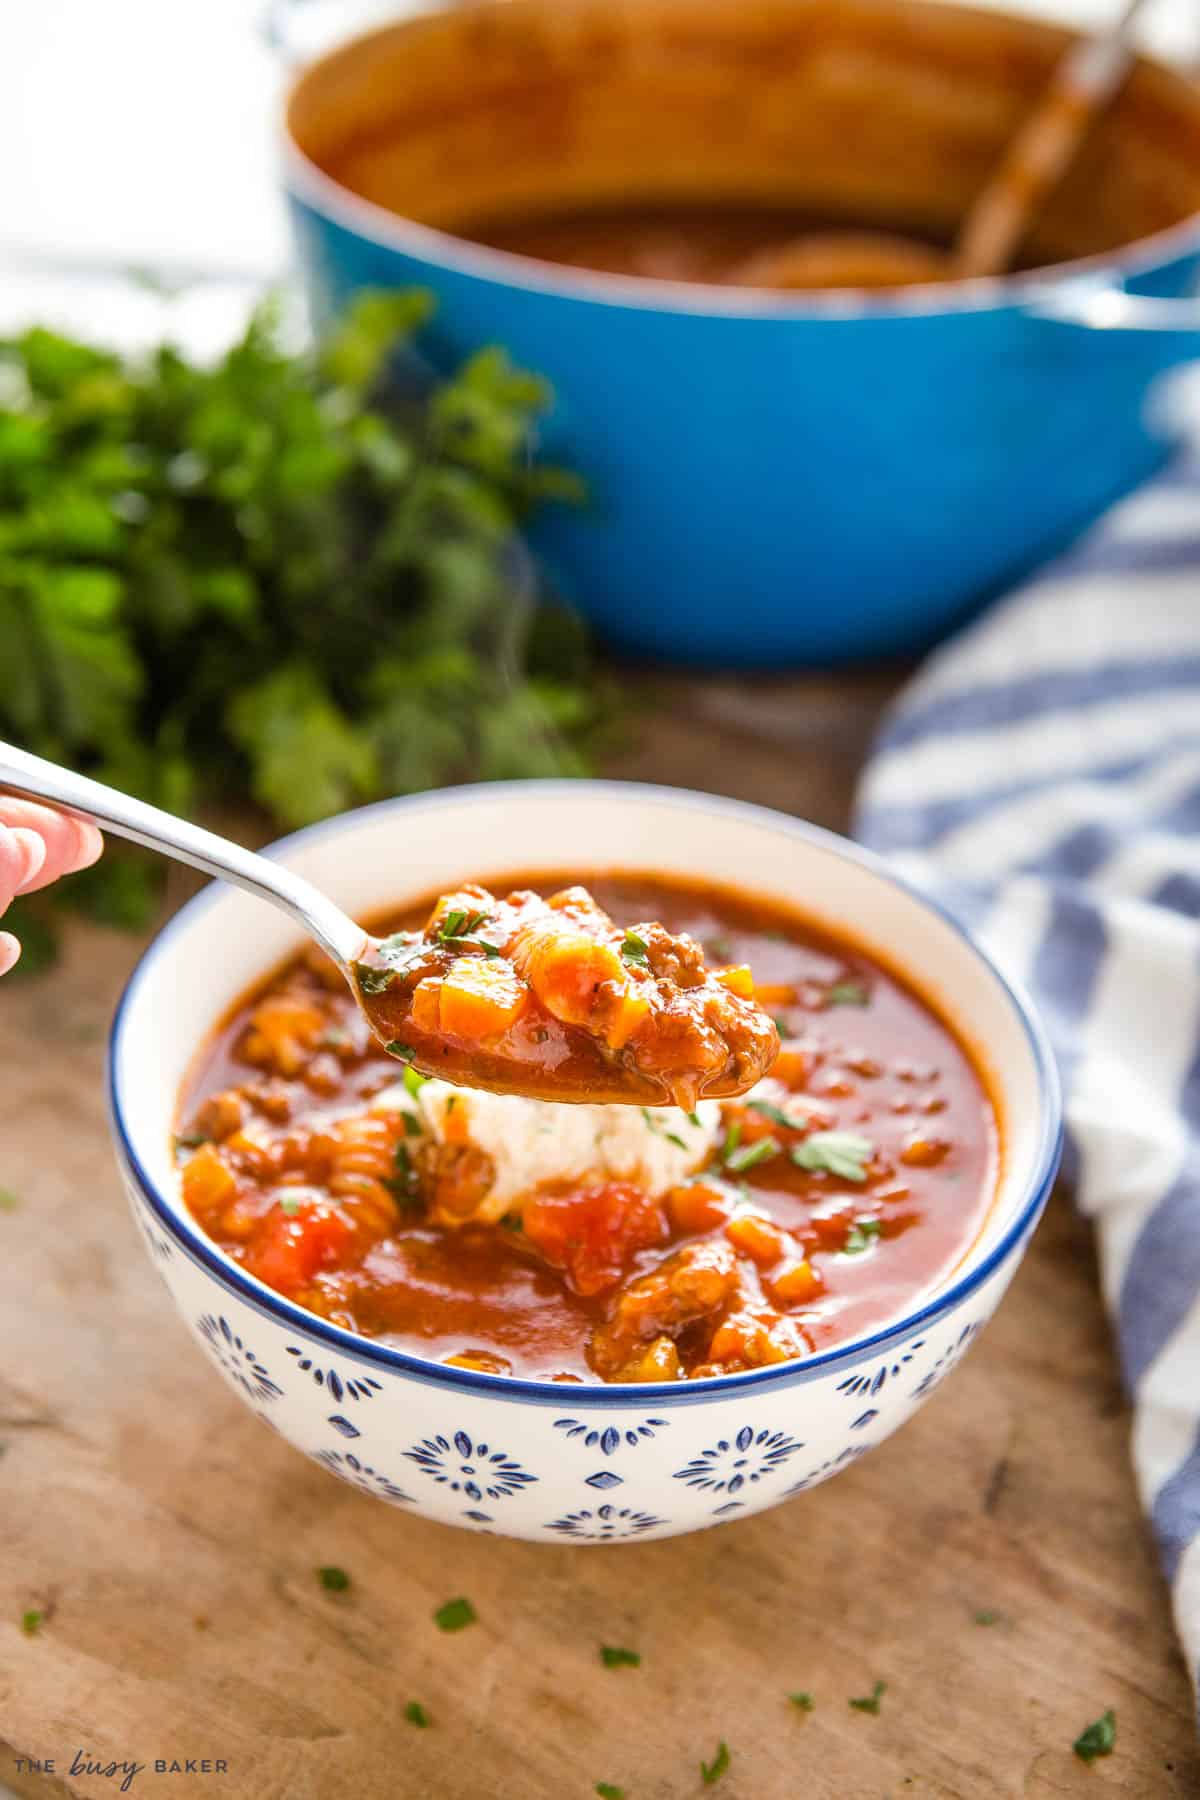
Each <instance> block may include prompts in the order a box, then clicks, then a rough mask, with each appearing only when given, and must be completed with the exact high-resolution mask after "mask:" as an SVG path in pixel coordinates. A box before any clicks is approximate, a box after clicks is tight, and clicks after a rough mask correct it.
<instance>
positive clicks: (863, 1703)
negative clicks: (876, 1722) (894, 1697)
mask: <svg viewBox="0 0 1200 1800" xmlns="http://www.w3.org/2000/svg"><path fill="white" fill-rule="evenodd" d="M886 1693H887V1682H886V1681H877V1682H876V1683H875V1686H874V1687H873V1688H872V1689H871V1692H870V1693H869V1694H860V1695H859V1697H858V1699H857V1700H851V1701H849V1702H848V1704H849V1705H850V1706H852V1707H853V1708H854V1710H855V1712H865V1713H877V1712H878V1711H879V1702H880V1701H881V1700H882V1699H883V1696H884V1695H885V1694H886Z"/></svg>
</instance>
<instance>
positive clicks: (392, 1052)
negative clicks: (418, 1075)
mask: <svg viewBox="0 0 1200 1800" xmlns="http://www.w3.org/2000/svg"><path fill="white" fill-rule="evenodd" d="M383 1047H384V1049H385V1050H386V1051H387V1053H388V1055H389V1056H395V1057H397V1058H398V1059H399V1061H400V1062H406V1063H407V1062H411V1061H412V1059H413V1057H414V1056H415V1055H416V1054H417V1053H416V1051H415V1050H414V1049H413V1047H412V1045H411V1044H405V1043H402V1042H401V1040H400V1039H399V1038H393V1039H392V1041H391V1043H390V1044H385V1045H384V1046H383Z"/></svg>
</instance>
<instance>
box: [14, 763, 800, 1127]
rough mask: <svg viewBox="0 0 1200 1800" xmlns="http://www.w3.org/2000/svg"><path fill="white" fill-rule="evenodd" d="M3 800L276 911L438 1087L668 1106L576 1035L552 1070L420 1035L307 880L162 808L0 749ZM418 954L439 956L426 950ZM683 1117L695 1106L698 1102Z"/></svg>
mask: <svg viewBox="0 0 1200 1800" xmlns="http://www.w3.org/2000/svg"><path fill="white" fill-rule="evenodd" d="M5 791H7V792H9V793H13V794H19V795H22V796H23V797H25V798H26V799H30V800H45V801H48V802H49V803H50V804H51V805H52V806H56V807H58V808H59V809H60V810H61V811H64V812H68V813H74V814H75V815H77V816H78V817H80V818H83V819H90V820H92V821H93V822H94V823H95V824H97V825H99V826H101V827H102V829H103V830H105V831H110V832H114V833H115V834H116V835H117V836H118V837H123V838H128V839H129V840H130V841H131V842H132V843H135V844H140V845H142V847H143V848H144V849H147V850H157V851H159V852H161V854H162V855H164V856H171V857H174V858H175V860H176V861H177V862H184V863H188V864H189V865H190V866H191V867H192V868H193V869H200V870H201V871H202V872H203V873H204V874H205V875H215V876H216V877H217V879H218V880H220V881H231V882H233V883H234V884H235V885H236V886H237V887H241V888H245V890H246V892H247V893H249V894H253V895H254V896H255V897H256V898H257V899H259V900H269V901H270V902H271V904H272V905H273V906H278V907H279V908H281V910H282V911H283V912H285V913H287V914H288V916H289V918H291V919H294V920H295V922H296V924H298V925H299V926H300V927H301V928H302V929H303V930H304V931H305V932H307V933H308V935H309V937H311V938H313V939H315V940H316V942H317V943H318V944H319V945H320V946H321V948H322V950H324V951H325V952H326V954H327V955H329V956H330V957H332V959H333V961H334V962H335V963H336V964H337V966H338V968H339V969H340V970H341V972H342V974H343V975H344V976H345V979H346V982H347V985H348V986H349V988H350V992H351V993H352V994H353V996H354V999H355V1001H356V1002H357V1004H358V1006H359V1008H360V1009H361V1011H362V1013H363V1015H364V1016H365V1018H366V1020H367V1023H368V1024H369V1025H370V1027H371V1030H372V1032H373V1034H374V1036H375V1037H376V1038H377V1039H378V1040H379V1042H380V1043H381V1044H382V1045H383V1046H384V1048H385V1049H386V1050H388V1051H389V1053H390V1054H391V1055H393V1056H396V1057H398V1058H399V1060H401V1061H402V1062H405V1063H408V1064H411V1066H412V1067H413V1068H415V1069H416V1070H417V1071H418V1072H419V1073H421V1074H424V1075H437V1076H440V1077H442V1078H443V1079H445V1080H448V1081H452V1082H455V1083H456V1084H457V1085H459V1086H462V1087H478V1088H488V1089H490V1090H491V1091H493V1092H495V1093H502V1094H522V1095H526V1096H529V1097H530V1098H534V1099H542V1100H557V1101H565V1102H572V1101H573V1102H580V1101H588V1102H606V1103H609V1104H614V1105H641V1106H661V1105H664V1104H667V1103H669V1101H670V1100H671V1097H672V1089H671V1083H670V1082H668V1081H667V1078H666V1076H665V1074H664V1075H663V1076H662V1077H652V1076H650V1075H647V1074H644V1073H642V1071H640V1070H639V1069H638V1068H636V1067H634V1066H633V1065H632V1063H631V1062H621V1061H615V1060H613V1059H612V1058H611V1057H610V1056H606V1055H605V1053H604V1051H603V1048H602V1047H601V1046H600V1045H598V1044H597V1043H596V1042H595V1041H594V1040H593V1039H592V1038H590V1037H589V1036H588V1035H587V1034H586V1033H583V1032H577V1033H567V1034H565V1035H563V1037H562V1041H561V1043H558V1044H556V1045H555V1046H553V1048H554V1049H555V1050H556V1051H557V1052H558V1054H557V1055H556V1056H555V1057H553V1058H548V1057H547V1056H546V1055H545V1054H544V1053H543V1052H542V1051H541V1049H540V1047H539V1046H540V1043H541V1039H542V1038H544V1037H545V1036H546V1035H547V1034H546V1033H545V1032H543V1033H541V1035H540V1037H539V1036H537V1035H532V1034H529V1033H526V1034H525V1035H524V1037H522V1035H521V1034H520V1033H519V1032H514V1033H510V1034H508V1035H507V1036H505V1037H504V1038H503V1039H501V1040H500V1042H499V1043H496V1044H488V1043H486V1042H485V1043H483V1044H477V1043H468V1042H463V1041H462V1040H459V1039H455V1038H453V1037H446V1036H443V1035H441V1034H440V1033H438V1032H434V1031H431V1030H429V1029H426V1028H424V1027H422V1028H419V1029H418V1028H416V1027H415V1025H414V1021H413V1020H412V1017H411V1005H412V996H411V992H408V991H406V988H405V984H404V983H403V982H395V981H388V982H386V983H384V982H381V983H379V984H378V985H377V983H376V981H375V980H373V979H372V976H374V975H376V974H377V973H378V972H383V973H384V974H385V975H386V972H387V971H388V969H389V968H391V967H392V966H393V965H392V963H391V960H390V958H389V957H388V956H387V954H386V953H385V954H383V955H381V954H380V952H381V949H382V948H383V942H384V941H383V940H381V939H379V938H375V937H372V936H371V934H370V933H369V932H367V931H364V929H363V927H362V926H361V925H356V924H355V922H354V920H353V919H351V918H350V917H349V916H348V914H346V913H344V912H343V911H342V910H341V908H340V907H339V906H335V905H334V903H333V901H332V900H330V899H329V898H328V896H327V895H325V894H323V893H321V892H320V890H319V889H318V888H315V887H314V886H313V885H312V883H311V882H309V881H305V880H304V878H303V876H300V875H297V874H295V873H294V872H293V871H292V870H291V869H287V868H285V867H284V866H283V865H282V864H280V863H277V862H273V861H272V860H271V858H270V857H266V856H258V855H256V854H255V852H254V851H252V850H246V849H243V847H242V846H241V845H240V844H234V843H231V842H230V841H229V839H228V838H223V837H218V835H217V834H216V832H213V831H205V830H204V829H203V828H202V827H201V826H199V825H192V824H189V822H188V821H187V820H186V819H180V818H176V817H175V815H174V814H173V813H168V812H164V811H162V809H161V808H160V807H157V806H149V805H147V804H146V802H145V801H144V800H134V799H132V798H131V797H130V796H129V795H128V794H122V793H120V792H119V791H118V790H117V789H116V788H110V787H105V786H104V784H103V783H102V782H99V781H92V780H91V779H90V778H89V777H88V776H86V775H76V774H75V773H74V772H73V771H72V770H70V769H64V768H60V767H59V766H58V764H56V763H52V762H47V761H45V760H44V758H42V757H40V756H32V755H30V753H29V752H28V751H26V750H18V749H17V748H16V747H15V745H12V744H6V743H3V742H0V792H5ZM414 949H416V950H418V951H422V950H424V949H427V950H428V951H429V952H430V954H432V955H436V948H435V947H434V946H432V945H430V946H424V947H422V946H414ZM778 1047H779V1046H778V1040H777V1039H776V1038H775V1035H774V1031H773V1030H771V1031H770V1040H769V1042H768V1041H767V1039H766V1038H764V1039H763V1044H762V1067H761V1068H757V1069H754V1070H749V1071H743V1072H742V1073H741V1074H733V1073H730V1074H724V1073H723V1074H722V1075H720V1076H719V1077H718V1078H717V1079H716V1080H714V1081H712V1082H710V1083H708V1084H707V1085H705V1086H703V1087H699V1086H698V1087H697V1093H700V1092H703V1093H705V1094H709V1095H712V1096H713V1097H716V1098H726V1097H728V1096H729V1095H731V1094H738V1093H743V1092H744V1091H745V1090H746V1089H747V1088H749V1087H750V1086H751V1085H752V1084H753V1082H754V1081H756V1080H757V1079H758V1077H759V1075H760V1074H763V1073H765V1070H766V1066H767V1064H768V1063H769V1062H771V1061H773V1060H774V1056H775V1053H776V1051H777V1050H778ZM687 1079H688V1070H687V1069H684V1070H682V1071H680V1072H678V1074H677V1075H673V1076H672V1081H673V1083H674V1088H675V1092H676V1094H677V1093H678V1089H679V1084H680V1081H686V1080H687ZM688 1105H692V1106H694V1105H695V1099H694V1098H692V1099H690V1100H689V1101H688Z"/></svg>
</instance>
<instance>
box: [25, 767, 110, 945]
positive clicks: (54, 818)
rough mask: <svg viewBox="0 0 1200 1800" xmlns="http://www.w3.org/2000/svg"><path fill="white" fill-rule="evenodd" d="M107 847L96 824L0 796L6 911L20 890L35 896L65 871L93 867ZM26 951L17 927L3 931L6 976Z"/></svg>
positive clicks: (45, 807)
mask: <svg viewBox="0 0 1200 1800" xmlns="http://www.w3.org/2000/svg"><path fill="white" fill-rule="evenodd" d="M103 848H104V839H103V838H102V837H101V836H100V833H99V831H97V829H96V827H95V826H94V825H86V824H84V822H83V820H82V819H72V818H68V816H67V814H66V813H60V812H54V811H52V810H51V808H50V807H48V806H37V805H35V804H34V802H33V801H32V800H11V799H8V798H6V797H4V796H2V795H0V913H3V912H5V911H6V910H7V908H8V905H9V903H10V901H13V900H15V899H16V897H17V895H18V894H32V893H34V892H35V891H36V890H37V889H38V888H44V887H49V886H50V883H51V882H52V881H57V880H58V879H59V877H60V876H62V875H71V874H73V873H74V871H75V870H76V869H86V868H88V867H89V866H90V864H92V863H94V862H95V860H96V858H97V857H98V856H99V854H100V852H101V850H103ZM20 954H21V946H20V944H19V943H18V942H17V940H16V938H15V937H14V936H13V935H12V933H11V931H0V975H4V974H6V973H7V971H8V970H9V969H11V968H12V966H13V964H14V963H15V962H16V960H17V958H18V956H20Z"/></svg>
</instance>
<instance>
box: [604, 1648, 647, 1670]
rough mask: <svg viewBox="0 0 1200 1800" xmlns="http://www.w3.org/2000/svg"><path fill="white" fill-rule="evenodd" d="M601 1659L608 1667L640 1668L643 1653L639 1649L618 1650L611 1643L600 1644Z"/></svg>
mask: <svg viewBox="0 0 1200 1800" xmlns="http://www.w3.org/2000/svg"><path fill="white" fill-rule="evenodd" d="M600 1661H601V1662H602V1663H603V1664H604V1666H605V1668H606V1669H640V1668H641V1666H642V1658H641V1653H640V1652H639V1651H637V1650H617V1649H614V1648H613V1646H612V1645H611V1644H602V1645H601V1646H600Z"/></svg>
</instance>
